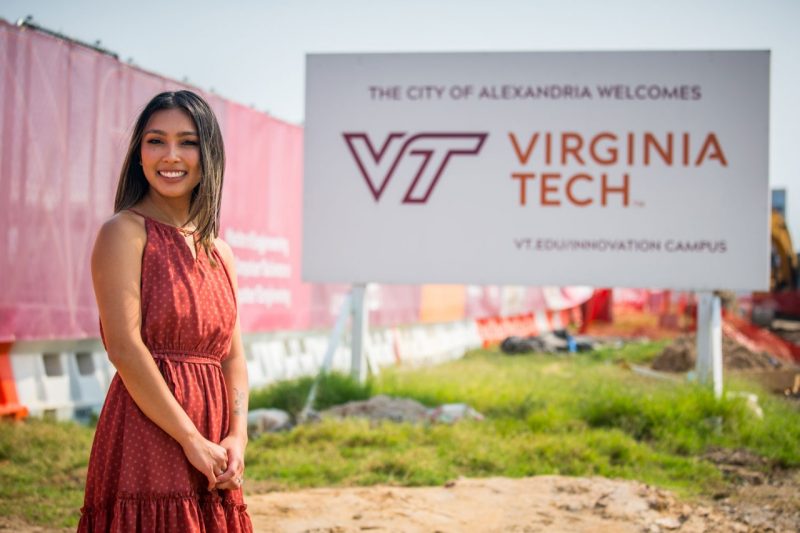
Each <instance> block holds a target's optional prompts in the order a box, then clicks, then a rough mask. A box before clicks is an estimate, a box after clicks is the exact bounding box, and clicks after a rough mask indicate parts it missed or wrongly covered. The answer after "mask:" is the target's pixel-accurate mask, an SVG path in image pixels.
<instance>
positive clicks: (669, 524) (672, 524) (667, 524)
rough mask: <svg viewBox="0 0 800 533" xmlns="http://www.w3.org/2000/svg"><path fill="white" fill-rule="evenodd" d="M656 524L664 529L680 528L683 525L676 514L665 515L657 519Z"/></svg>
mask: <svg viewBox="0 0 800 533" xmlns="http://www.w3.org/2000/svg"><path fill="white" fill-rule="evenodd" d="M656 525H658V526H659V527H663V528H664V529H678V528H679V527H681V521H680V520H678V519H677V518H675V517H674V516H665V517H664V518H659V519H658V520H656Z"/></svg>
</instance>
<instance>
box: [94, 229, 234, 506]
mask: <svg viewBox="0 0 800 533" xmlns="http://www.w3.org/2000/svg"><path fill="white" fill-rule="evenodd" d="M146 240H147V236H146V233H145V230H144V227H143V223H142V221H141V220H137V218H134V217H133V215H129V214H127V213H120V214H117V215H115V216H114V217H113V218H112V219H110V220H109V221H108V222H106V223H105V224H104V225H103V227H102V228H100V232H99V233H98V235H97V240H96V241H95V245H94V250H93V252H92V281H93V283H94V292H95V297H96V298H97V307H98V310H99V311H100V321H101V323H102V324H103V332H104V335H105V341H106V348H107V349H108V357H109V359H110V360H111V363H112V364H113V365H114V366H115V367H116V369H117V372H118V373H119V376H120V378H121V379H122V382H123V383H124V384H125V388H126V389H127V390H128V393H129V394H130V395H131V398H133V401H134V402H136V405H138V406H139V408H140V409H141V410H142V412H143V413H144V414H145V416H147V417H148V418H149V419H150V420H152V421H153V422H154V423H155V424H156V425H157V426H158V427H160V428H161V429H163V430H164V431H165V432H166V433H167V434H169V435H170V436H171V437H172V438H174V439H175V440H176V441H178V443H180V445H181V447H182V448H183V451H184V453H185V454H186V457H187V458H188V459H189V461H190V462H191V463H192V465H194V467H195V468H197V469H198V470H200V472H202V473H203V474H204V475H205V476H206V477H207V478H208V483H209V490H211V489H212V488H213V487H214V485H215V483H216V475H215V474H216V472H220V471H223V470H225V467H226V465H227V456H226V453H225V450H224V449H223V448H222V447H221V446H219V445H217V444H215V443H213V442H211V441H209V440H207V439H205V438H204V437H203V436H202V435H201V434H200V432H199V431H198V430H197V428H196V427H195V425H194V423H193V422H192V420H191V419H190V418H189V416H188V415H187V414H186V412H185V411H184V410H183V408H182V407H181V405H180V404H179V403H178V401H177V400H176V399H175V397H174V396H173V394H172V392H171V391H170V390H169V387H168V386H167V384H166V382H165V381H164V378H163V377H162V376H161V373H160V372H159V370H158V367H157V366H156V363H155V361H154V360H153V357H152V355H151V354H150V352H149V350H148V349H147V347H146V346H145V345H144V342H143V341H142V336H141V326H142V316H141V289H140V285H141V274H142V252H143V251H144V246H145V243H146Z"/></svg>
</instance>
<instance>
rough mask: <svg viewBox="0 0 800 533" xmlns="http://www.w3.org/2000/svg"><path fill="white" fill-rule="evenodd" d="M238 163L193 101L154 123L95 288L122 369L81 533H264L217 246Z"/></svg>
mask: <svg viewBox="0 0 800 533" xmlns="http://www.w3.org/2000/svg"><path fill="white" fill-rule="evenodd" d="M224 166H225V155H224V149H223V143H222V135H221V133H220V129H219V125H218V124H217V120H216V118H215V117H214V114H213V112H212V111H211V109H210V108H209V106H208V104H207V103H206V102H205V101H204V100H203V99H202V98H200V97H199V96H197V95H196V94H194V93H192V92H189V91H177V92H165V93H161V94H159V95H157V96H156V97H155V98H153V99H152V100H151V101H150V103H148V104H147V106H146V107H145V108H144V110H143V111H142V113H141V115H140V116H139V119H138V120H137V122H136V126H135V128H134V131H133V135H132V137H131V141H130V145H129V148H128V153H127V156H126V158H125V162H124V163H123V166H122V172H121V174H120V178H119V184H118V186H117V196H116V201H115V206H114V211H115V215H114V216H113V217H112V218H111V219H109V220H108V221H107V222H106V223H105V224H104V225H103V227H102V228H101V229H100V232H99V233H98V236H97V241H96V243H95V247H94V251H93V253H92V279H93V282H94V290H95V296H96V298H97V306H98V309H99V312H100V331H101V335H102V337H103V342H104V344H105V347H106V351H107V352H108V356H109V359H110V360H111V362H112V363H113V364H114V366H115V367H116V368H117V375H116V376H115V377H114V380H113V381H112V382H111V386H110V388H109V391H108V395H107V396H106V401H105V404H104V406H103V411H102V413H101V414H100V419H99V421H98V424H97V432H96V434H95V439H94V444H93V445H92V453H91V458H90V460H89V471H88V474H87V481H86V494H85V501H84V507H83V509H82V510H81V512H82V516H81V521H80V524H79V526H78V530H79V531H148V532H150V531H176V532H177V531H180V532H189V531H237V532H238V531H252V525H251V523H250V517H249V516H248V515H247V512H246V510H245V509H246V506H245V505H244V502H243V499H242V483H243V482H244V477H243V476H244V449H245V446H246V445H247V392H248V387H247V367H246V364H245V360H244V353H243V348H242V341H241V334H240V329H239V320H238V317H237V313H236V273H235V270H234V263H233V254H232V252H231V249H230V247H228V245H227V244H225V243H224V242H223V241H222V240H221V239H219V238H218V237H217V235H218V234H219V211H220V199H221V191H222V177H223V170H224Z"/></svg>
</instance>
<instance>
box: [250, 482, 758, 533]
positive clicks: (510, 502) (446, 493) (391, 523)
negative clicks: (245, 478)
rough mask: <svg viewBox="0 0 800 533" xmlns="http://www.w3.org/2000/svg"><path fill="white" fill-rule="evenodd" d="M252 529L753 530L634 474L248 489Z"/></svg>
mask: <svg viewBox="0 0 800 533" xmlns="http://www.w3.org/2000/svg"><path fill="white" fill-rule="evenodd" d="M247 503H248V510H249V511H250V513H251V516H252V518H253V526H254V528H255V530H256V531H271V532H278V531H281V532H290V531H295V532H301V531H302V532H317V533H322V532H329V533H334V532H335V533H346V532H360V531H385V532H386V531H398V532H399V531H402V532H408V533H411V532H426V533H430V532H432V531H461V532H466V533H469V532H481V533H483V532H485V531H519V532H523V531H531V532H533V531H547V532H570V533H579V532H590V531H591V532H595V531H614V532H619V533H626V532H631V533H632V532H636V533H641V532H653V533H662V532H664V533H665V532H668V531H681V532H696V533H700V532H714V531H720V532H721V531H725V532H730V531H734V532H735V531H742V532H743V531H751V530H752V529H751V528H749V527H748V526H747V525H745V524H744V523H742V522H741V521H740V520H738V519H736V518H734V517H730V516H726V513H724V512H721V511H719V510H717V509H715V508H714V507H713V506H711V505H689V504H684V503H682V502H680V501H678V500H677V499H676V498H675V496H673V495H672V494H671V493H670V492H668V491H665V490H661V489H657V488H654V487H651V486H649V485H645V484H643V483H639V482H636V481H623V480H612V479H606V478H600V477H595V478H570V477H561V476H538V477H530V478H522V479H508V478H488V479H459V480H457V481H454V482H452V483H448V484H447V485H446V486H444V487H416V488H409V487H387V486H378V487H358V488H338V489H311V490H304V491H298V492H284V493H270V494H260V495H248V496H247Z"/></svg>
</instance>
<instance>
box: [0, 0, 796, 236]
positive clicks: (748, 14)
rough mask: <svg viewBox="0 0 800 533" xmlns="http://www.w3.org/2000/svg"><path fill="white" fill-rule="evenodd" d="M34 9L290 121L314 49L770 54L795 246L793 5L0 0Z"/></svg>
mask: <svg viewBox="0 0 800 533" xmlns="http://www.w3.org/2000/svg"><path fill="white" fill-rule="evenodd" d="M26 15H33V17H34V21H35V22H36V23H38V24H40V25H42V26H45V27H47V28H49V29H53V30H56V31H59V32H62V33H64V34H66V35H69V36H70V37H74V38H76V39H80V40H84V41H88V42H94V41H96V40H98V39H99V40H100V41H101V42H102V46H103V47H105V48H108V49H110V50H111V51H114V52H116V53H118V54H119V56H120V59H122V60H123V61H127V60H128V58H133V61H134V63H135V64H136V65H137V66H139V67H141V68H144V69H146V70H150V71H154V72H157V73H159V74H162V75H164V76H167V77H170V78H175V79H179V80H180V79H183V78H184V77H187V78H188V80H189V82H190V83H192V84H193V85H196V86H199V87H201V88H204V89H212V88H213V89H214V91H215V92H217V93H218V94H220V95H222V96H224V97H226V98H229V99H231V100H234V101H237V102H241V103H243V104H247V105H253V106H254V107H255V108H257V109H259V110H262V111H268V112H269V113H270V114H272V115H274V116H276V117H278V118H281V119H284V120H287V121H289V122H294V123H300V122H302V120H303V95H304V56H305V54H306V53H308V52H399V51H511V50H513V51H539V50H706V49H714V50H727V49H760V50H764V49H769V50H771V51H772V79H771V104H770V105H771V117H770V123H771V127H770V174H771V176H770V184H771V186H772V187H786V188H787V190H788V207H789V223H790V229H791V231H792V235H793V236H794V239H795V246H797V245H798V244H800V165H798V162H797V159H796V153H797V151H798V150H797V149H796V148H795V143H797V142H798V141H800V98H799V97H800V1H798V0H760V1H745V0H662V1H656V0H652V1H646V0H638V1H634V0H560V1H556V0H549V1H543V0H529V1H515V0H483V1H477V0H338V1H335V0H327V1H326V0H264V1H256V0H240V1H235V0H229V1H228V2H223V1H221V0H217V1H212V0H194V1H191V2H188V1H184V0H181V1H164V0H161V1H152V0H137V1H134V2H123V1H120V0H106V1H101V0H71V1H67V0H0V17H2V18H5V19H6V20H8V21H9V22H15V21H16V20H17V19H18V18H20V17H24V16H26Z"/></svg>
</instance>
